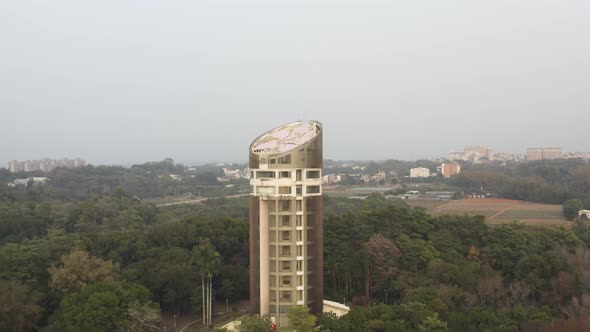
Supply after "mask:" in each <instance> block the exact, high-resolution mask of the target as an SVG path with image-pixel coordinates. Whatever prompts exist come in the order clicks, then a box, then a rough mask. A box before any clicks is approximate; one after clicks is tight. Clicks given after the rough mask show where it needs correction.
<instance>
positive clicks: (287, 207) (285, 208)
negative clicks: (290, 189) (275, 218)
mask: <svg viewBox="0 0 590 332" xmlns="http://www.w3.org/2000/svg"><path fill="white" fill-rule="evenodd" d="M290 210H291V201H281V211H290Z"/></svg>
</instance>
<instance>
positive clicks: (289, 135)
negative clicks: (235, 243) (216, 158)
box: [250, 121, 324, 321]
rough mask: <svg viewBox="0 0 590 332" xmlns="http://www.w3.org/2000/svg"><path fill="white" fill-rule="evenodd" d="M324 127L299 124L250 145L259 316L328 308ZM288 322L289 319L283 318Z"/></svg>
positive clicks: (253, 287) (254, 297)
mask: <svg viewBox="0 0 590 332" xmlns="http://www.w3.org/2000/svg"><path fill="white" fill-rule="evenodd" d="M322 163H323V161H322V125H321V124H320V123H319V122H317V121H306V122H294V123H289V124H286V125H283V126H280V127H278V128H275V129H272V130H270V131H268V132H266V133H265V134H263V135H261V136H259V137H258V138H257V139H255V140H254V142H252V144H251V145H250V170H251V173H252V174H251V178H250V184H251V185H252V193H251V195H250V304H251V305H252V310H253V311H254V312H257V313H259V314H260V315H263V316H264V315H270V316H274V317H279V318H278V319H279V320H280V319H281V316H282V317H285V316H284V315H286V313H287V312H288V311H289V308H290V307H292V306H296V305H307V306H309V308H310V309H311V312H312V313H321V312H322V306H323V291H324V290H323V234H322V214H323V198H322ZM283 321H284V320H283Z"/></svg>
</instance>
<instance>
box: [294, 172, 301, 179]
mask: <svg viewBox="0 0 590 332" xmlns="http://www.w3.org/2000/svg"><path fill="white" fill-rule="evenodd" d="M295 174H296V177H297V179H296V181H301V170H300V169H298V170H297V172H295Z"/></svg>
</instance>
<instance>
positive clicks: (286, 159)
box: [279, 154, 291, 164]
mask: <svg viewBox="0 0 590 332" xmlns="http://www.w3.org/2000/svg"><path fill="white" fill-rule="evenodd" d="M290 163H291V155H290V154H288V155H286V156H282V157H279V164H290Z"/></svg>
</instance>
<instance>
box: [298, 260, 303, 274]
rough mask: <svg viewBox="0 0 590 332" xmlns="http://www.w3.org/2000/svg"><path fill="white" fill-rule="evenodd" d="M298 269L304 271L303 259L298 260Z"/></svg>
mask: <svg viewBox="0 0 590 332" xmlns="http://www.w3.org/2000/svg"><path fill="white" fill-rule="evenodd" d="M297 271H299V272H301V271H303V261H297Z"/></svg>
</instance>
